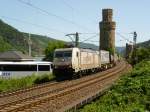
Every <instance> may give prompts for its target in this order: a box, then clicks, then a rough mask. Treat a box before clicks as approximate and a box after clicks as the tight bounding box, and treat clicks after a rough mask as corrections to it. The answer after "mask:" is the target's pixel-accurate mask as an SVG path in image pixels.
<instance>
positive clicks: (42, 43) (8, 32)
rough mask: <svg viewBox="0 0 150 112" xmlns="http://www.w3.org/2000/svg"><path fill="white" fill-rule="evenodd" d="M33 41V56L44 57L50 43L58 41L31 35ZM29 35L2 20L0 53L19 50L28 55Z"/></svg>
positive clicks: (0, 24)
mask: <svg viewBox="0 0 150 112" xmlns="http://www.w3.org/2000/svg"><path fill="white" fill-rule="evenodd" d="M30 36H31V41H32V45H31V48H32V55H43V54H44V52H45V48H46V47H47V45H48V43H49V42H50V41H52V42H55V41H57V40H55V39H52V38H49V37H47V36H41V35H35V34H31V35H30ZM28 37H29V34H28V33H23V32H20V31H18V30H17V29H15V28H14V27H12V26H10V25H8V24H6V23H4V22H3V21H2V20H0V52H2V51H7V50H12V49H13V50H19V51H22V52H24V53H26V54H27V53H28Z"/></svg>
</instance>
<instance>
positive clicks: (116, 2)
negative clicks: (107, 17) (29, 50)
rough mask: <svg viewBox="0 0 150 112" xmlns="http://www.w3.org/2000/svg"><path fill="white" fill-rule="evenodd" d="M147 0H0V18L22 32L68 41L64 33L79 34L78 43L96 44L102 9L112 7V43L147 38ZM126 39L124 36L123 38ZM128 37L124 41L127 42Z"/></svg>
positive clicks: (140, 40)
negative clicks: (135, 37)
mask: <svg viewBox="0 0 150 112" xmlns="http://www.w3.org/2000/svg"><path fill="white" fill-rule="evenodd" d="M149 4H150V1H149V0H0V19H2V20H3V21H4V22H6V23H8V24H9V25H12V26H13V27H15V28H16V29H18V30H19V31H22V32H28V33H34V34H40V35H44V36H48V37H52V38H55V39H59V40H64V41H71V39H70V38H69V37H67V36H65V35H66V34H70V33H75V32H79V33H81V34H80V35H79V36H80V42H86V43H93V44H95V45H99V43H98V41H99V34H98V33H99V22H100V21H102V9H105V8H112V9H113V21H115V22H116V40H115V44H116V46H125V44H126V43H128V42H129V41H133V34H132V33H133V32H134V31H136V32H137V42H143V41H147V40H149V39H150V32H149V29H150V28H149V27H150V13H149V12H150V6H149ZM124 38H126V39H124ZM127 40H128V41H127Z"/></svg>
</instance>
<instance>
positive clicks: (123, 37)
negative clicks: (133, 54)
mask: <svg viewBox="0 0 150 112" xmlns="http://www.w3.org/2000/svg"><path fill="white" fill-rule="evenodd" d="M116 34H117V35H118V36H120V37H121V38H122V39H124V40H126V41H127V42H129V43H133V42H132V41H130V40H129V39H127V38H126V37H125V36H123V35H122V34H120V33H119V32H116Z"/></svg>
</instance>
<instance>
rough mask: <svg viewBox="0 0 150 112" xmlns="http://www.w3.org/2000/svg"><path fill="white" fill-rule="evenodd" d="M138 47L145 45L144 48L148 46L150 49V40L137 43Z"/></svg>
mask: <svg viewBox="0 0 150 112" xmlns="http://www.w3.org/2000/svg"><path fill="white" fill-rule="evenodd" d="M138 47H145V48H149V49H150V40H148V41H145V42H141V43H139V44H138Z"/></svg>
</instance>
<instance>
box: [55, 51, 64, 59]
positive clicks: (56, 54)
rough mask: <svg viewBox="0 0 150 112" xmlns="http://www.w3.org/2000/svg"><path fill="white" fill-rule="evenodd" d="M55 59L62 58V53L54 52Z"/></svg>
mask: <svg viewBox="0 0 150 112" xmlns="http://www.w3.org/2000/svg"><path fill="white" fill-rule="evenodd" d="M55 57H56V58H60V57H63V52H56V53H55Z"/></svg>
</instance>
